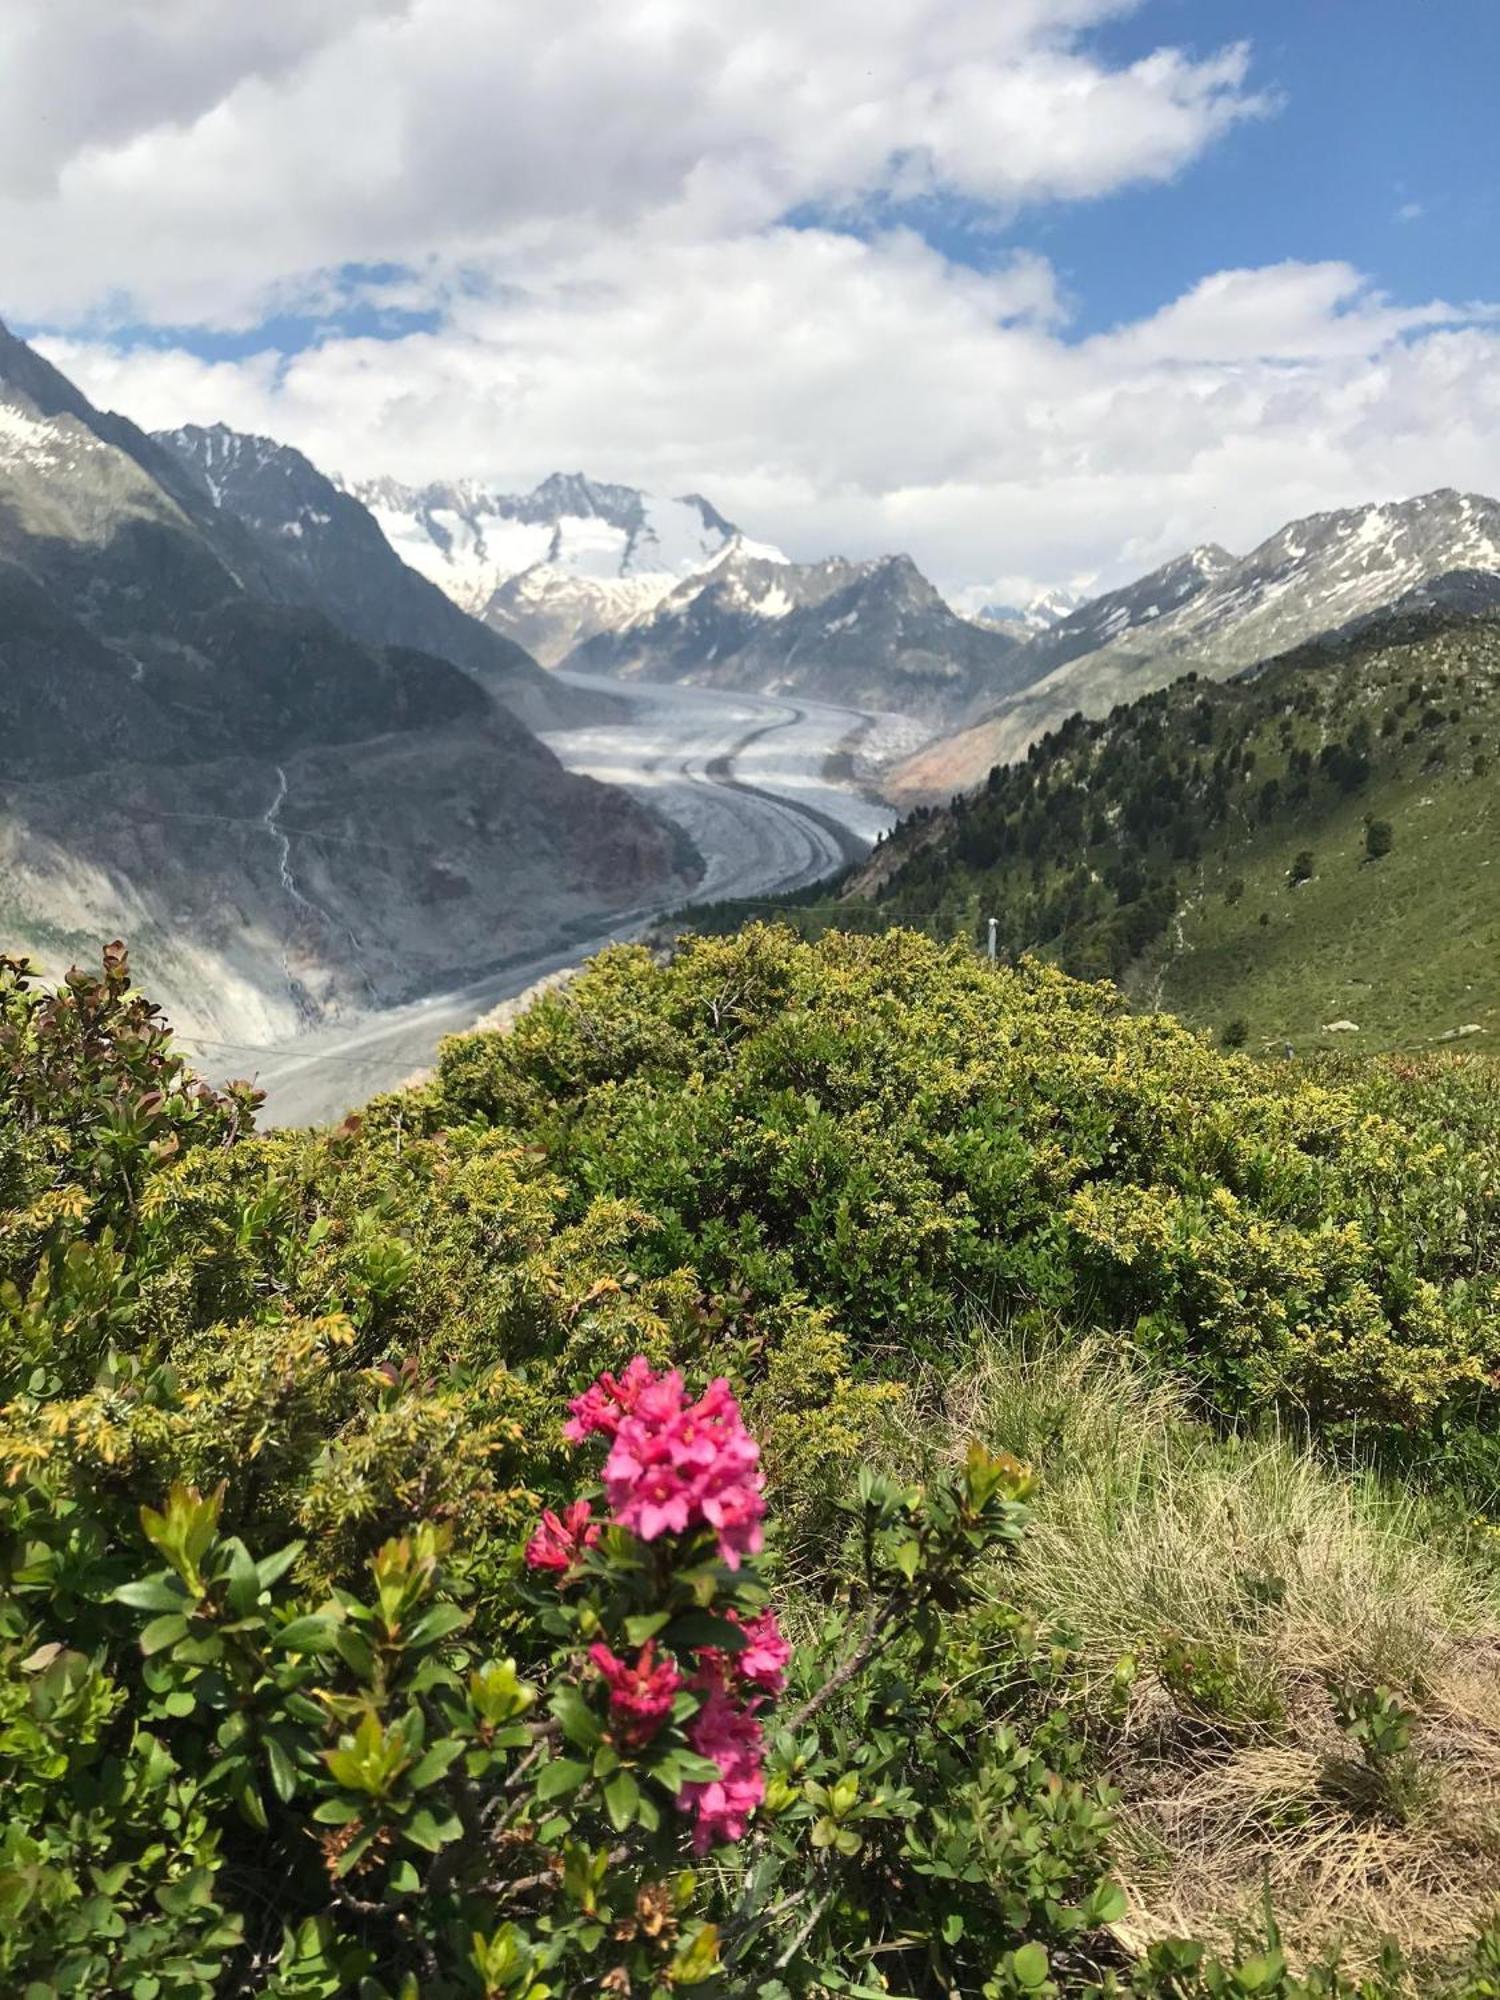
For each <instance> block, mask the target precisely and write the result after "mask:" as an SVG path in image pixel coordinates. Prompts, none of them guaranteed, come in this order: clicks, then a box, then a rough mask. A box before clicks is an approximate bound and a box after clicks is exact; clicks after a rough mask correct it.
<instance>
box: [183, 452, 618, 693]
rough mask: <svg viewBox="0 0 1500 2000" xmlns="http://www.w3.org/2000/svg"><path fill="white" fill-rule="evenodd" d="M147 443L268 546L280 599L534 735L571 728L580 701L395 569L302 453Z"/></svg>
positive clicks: (386, 551) (386, 546) (508, 644)
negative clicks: (404, 650)
mask: <svg viewBox="0 0 1500 2000" xmlns="http://www.w3.org/2000/svg"><path fill="white" fill-rule="evenodd" d="M155 441H156V442H157V443H158V444H160V445H162V446H163V447H165V448H166V449H167V450H169V451H171V452H172V453H174V454H175V455H176V456H177V457H178V458H180V459H181V460H182V461H183V463H184V464H185V465H186V466H187V467H188V468H189V470H190V471H191V472H192V473H193V474H194V475H195V476H196V477H197V479H198V480H199V482H200V484H201V489H202V492H203V494H204V495H205V496H206V497H207V498H208V499H209V500H210V501H211V502H212V504H213V505H214V507H215V508H217V509H218V510H220V511H221V512H223V513H225V514H228V515H232V516H234V517H236V518H238V519H239V520H240V521H242V522H243V523H244V524H245V525H246V526H247V527H248V528H250V529H251V530H252V532H254V533H255V534H256V535H257V536H259V537H260V538H261V539H262V540H263V541H264V543H265V544H266V545H267V550H268V554H269V556H270V558H271V559H272V560H273V561H275V562H276V563H277V564H278V566H279V567H280V569H281V571H282V573H283V575H284V576H285V578H286V579H287V583H288V587H289V588H291V589H293V590H297V591H300V593H301V595H302V598H303V601H304V602H306V603H308V604H310V605H313V606H315V607H316V608H317V609H318V610H320V611H324V612H326V613H327V614H328V616H329V617H330V618H332V619H333V620H334V622H335V623H336V624H337V625H339V626H340V627H341V628H342V629H343V630H344V631H346V632H349V633H352V634H353V635H354V637H355V638H357V639H363V640H365V641H367V642H368V643H369V644H372V645H401V646H411V647H414V648H416V649H418V650H419V651H422V652H426V653H433V654H436V655H437V657H438V658H439V659H444V660H449V661H451V662H452V663H453V665H454V666H457V667H462V668H463V669H464V671H465V672H466V673H470V674H472V675H474V677H475V678H476V679H477V680H480V681H481V682H483V684H484V685H485V686H486V687H487V688H488V689H489V690H490V691H491V692H492V693H494V694H496V695H498V696H499V698H500V699H501V701H503V702H504V703H505V705H506V707H507V708H509V709H510V710H511V711H512V712H513V713H515V714H517V715H519V716H521V718H522V719H523V721H525V722H526V723H527V724H528V725H529V726H530V727H531V728H533V729H535V728H550V727H556V726H560V725H561V724H563V723H565V722H567V721H570V720H573V719H575V717H576V715H577V712H578V697H577V696H576V694H574V693H573V692H572V691H571V690H569V689H566V688H563V687H561V686H559V684H558V683H557V682H556V681H555V680H553V679H552V677H551V675H549V674H546V673H544V672H543V671H542V670H541V668H539V667H538V665H537V664H536V662H535V661H534V660H533V659H532V658H531V657H530V655H529V654H528V653H526V652H525V651H524V650H523V648H522V647H521V646H519V645H517V644H515V643H514V642H513V641H511V640H509V639H507V638H505V637H503V636H502V635H501V634H500V633H499V632H495V631H491V630H490V629H489V628H488V627H487V626H485V625H482V624H481V623H480V622H479V621H478V620H477V619H475V618H471V617H469V616H468V615H467V613H465V612H464V611H462V610H461V609H460V608H459V606H458V605H457V604H456V603H455V602H454V601H453V599H452V598H451V597H449V596H448V595H447V593H446V592H444V591H443V590H440V589H439V588H438V586H437V585H436V584H435V583H433V582H432V581H431V580H430V579H429V578H427V577H425V576H423V575H421V574H420V573H419V572H418V571H417V570H415V569H413V568H411V567H410V565H409V564H407V563H405V562H403V561H402V559H401V558H400V556H399V555H397V553H396V551H395V550H394V549H393V548H392V547H391V545H390V543H389V542H388V541H387V539H386V537H385V535H384V534H383V533H382V532H381V529H380V526H379V524H378V523H377V522H376V520H375V518H374V516H373V515H372V514H371V513H370V511H369V509H368V508H367V507H364V506H362V505H361V503H360V502H359V501H358V500H356V499H355V498H354V497H353V496H352V495H351V494H349V493H346V492H344V491H343V490H342V489H341V488H340V487H338V486H336V485H335V484H334V482H333V481H332V480H331V479H329V478H327V477H326V476H325V475H324V474H323V473H321V472H320V471H319V470H318V468H317V467H316V466H315V465H313V464H312V462H311V461H310V460H309V459H307V458H305V457H304V456H303V454H302V453H301V452H300V451H296V450H294V449H293V448H292V447H291V446H290V445H284V444H278V443H276V442H275V440H274V439H271V438H264V437H249V436H246V435H244V434H242V433H241V432H238V431H233V430H230V429H229V427H228V426H227V425H225V424H214V425H212V426H209V427H206V428H205V427H203V426H201V425H197V424H186V425H184V426H182V428H180V429H178V430H175V431H158V432H157V433H156V435H155Z"/></svg>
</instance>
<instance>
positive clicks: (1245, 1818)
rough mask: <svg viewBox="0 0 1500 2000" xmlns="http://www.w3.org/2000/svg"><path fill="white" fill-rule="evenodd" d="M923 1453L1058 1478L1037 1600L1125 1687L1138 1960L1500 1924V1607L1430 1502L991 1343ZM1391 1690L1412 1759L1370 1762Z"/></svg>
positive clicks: (923, 1400)
mask: <svg viewBox="0 0 1500 2000" xmlns="http://www.w3.org/2000/svg"><path fill="white" fill-rule="evenodd" d="M904 1433H905V1435H904V1444H903V1447H902V1449H903V1450H904V1452H905V1454H907V1455H908V1456H909V1457H910V1458H911V1459H912V1460H914V1461H915V1460H919V1459H920V1458H921V1457H922V1456H923V1455H924V1454H925V1453H926V1452H928V1451H930V1450H931V1448H932V1441H933V1440H934V1438H942V1439H944V1440H945V1441H947V1442H948V1443H950V1444H951V1445H952V1446H953V1447H955V1448H956V1447H957V1446H958V1445H959V1444H960V1443H961V1442H962V1441H963V1440H965V1439H967V1438H969V1437H973V1436H978V1437H982V1438H983V1439H984V1440H985V1441H986V1442H987V1443H989V1444H991V1445H992V1446H995V1447H998V1448H1003V1449H1005V1450H1008V1451H1011V1452H1014V1453H1015V1454H1016V1456H1018V1457H1021V1458H1025V1459H1029V1460H1031V1461H1032V1462H1033V1463H1034V1464H1036V1465H1037V1466H1038V1468H1039V1469H1040V1470H1041V1472H1042V1475H1043V1485H1042V1490H1041V1494H1040V1496H1039V1499H1038V1503H1037V1507H1036V1515H1035V1521H1034V1524H1033V1527H1032V1529H1031V1531H1030V1533H1029V1534H1028V1536H1027V1538H1026V1541H1025V1543H1024V1544H1023V1547H1022V1550H1021V1553H1020V1556H1019V1559H1018V1563H1017V1565H1016V1568H1015V1570H1014V1571H1013V1572H1012V1583H1013V1585H1014V1586H1015V1587H1017V1588H1018V1590H1019V1594H1020V1595H1021V1596H1022V1597H1023V1598H1024V1599H1025V1600H1026V1601H1027V1602H1028V1603H1029V1605H1030V1606H1031V1607H1032V1608H1033V1609H1034V1610H1035V1612H1036V1613H1037V1614H1038V1615H1039V1616H1040V1617H1041V1618H1043V1619H1044V1620H1045V1621H1046V1622H1047V1623H1048V1624H1049V1625H1050V1626H1052V1627H1054V1628H1058V1629H1061V1630H1063V1631H1065V1632H1066V1633H1068V1634H1069V1635H1070V1636H1071V1637H1072V1638H1073V1639H1074V1640H1075V1641H1076V1643H1077V1645H1078V1647H1079V1649H1080V1652H1081V1655H1082V1658H1083V1660H1084V1662H1085V1663H1086V1665H1088V1666H1090V1667H1092V1668H1094V1669H1095V1670H1096V1672H1097V1675H1098V1681H1099V1685H1100V1687H1101V1689H1102V1688H1103V1687H1105V1686H1106V1685H1108V1684H1110V1682H1111V1680H1112V1676H1113V1673H1114V1669H1115V1667H1116V1665H1117V1663H1118V1662H1119V1661H1120V1660H1121V1658H1122V1657H1128V1658H1129V1659H1131V1660H1133V1661H1134V1663H1135V1667H1136V1674H1135V1679H1134V1682H1133V1684H1132V1688H1131V1693H1130V1698H1129V1701H1128V1703H1127V1704H1126V1707H1125V1712H1124V1714H1123V1716H1121V1715H1120V1714H1119V1713H1118V1710H1117V1711H1116V1712H1115V1713H1114V1714H1113V1715H1112V1716H1111V1717H1110V1720H1109V1736H1108V1741H1109V1744H1110V1752H1109V1754H1110V1762H1111V1765H1112V1776H1113V1779H1114V1782H1115V1784H1116V1785H1117V1786H1118V1788H1119V1789H1120V1792H1121V1794H1122V1797H1123V1801H1124V1803H1123V1807H1122V1816H1121V1827H1120V1840H1121V1849H1122V1874H1123V1878H1124V1880H1125V1883H1126V1886H1127V1888H1128V1889H1129V1891H1130V1896H1131V1915H1130V1917H1129V1918H1128V1919H1127V1921H1126V1922H1125V1923H1124V1924H1123V1925H1121V1926H1120V1927H1119V1929H1120V1933H1121V1937H1122V1941H1123V1942H1125V1943H1127V1944H1129V1945H1133V1946H1141V1945H1144V1944H1146V1943H1148V1942H1150V1941H1151V1940H1153V1939H1155V1938H1160V1937H1164V1936H1171V1935H1184V1934H1190V1935H1196V1936H1200V1937H1205V1938H1207V1939H1209V1940H1210V1941H1213V1942H1215V1943H1219V1944H1222V1945H1225V1946H1228V1945H1231V1944H1233V1943H1235V1942H1237V1941H1243V1940H1244V1939H1246V1938H1247V1937H1250V1936H1253V1935H1256V1934H1257V1933H1258V1931H1259V1929H1260V1925H1261V1919H1262V1915H1263V1909H1264V1898H1265V1893H1266V1889H1267V1887H1268V1886H1269V1890H1270V1894H1271V1898H1272V1902H1273V1906H1274V1908H1275V1910H1276V1914H1277V1920H1278V1922H1279V1923H1280V1925H1281V1928H1282V1932H1283V1942H1284V1945H1285V1947H1286V1949H1287V1950H1288V1953H1289V1955H1290V1956H1292V1957H1293V1958H1294V1959H1300V1958H1305V1957H1311V1956H1313V1955H1315V1954H1317V1953H1319V1952H1321V1951H1324V1950H1326V1949H1328V1948H1329V1947H1330V1946H1331V1945H1333V1944H1335V1943H1342V1945H1343V1947H1344V1952H1345V1959H1346V1963H1348V1964H1349V1965H1350V1966H1351V1967H1355V1968H1357V1967H1360V1966H1362V1965H1364V1964H1367V1963H1370V1962H1372V1961H1373V1959H1374V1958H1375V1957H1376V1956H1377V1954H1378V1951H1379V1945H1380V1941H1381V1940H1382V1939H1383V1938H1385V1937H1388V1936H1394V1937H1395V1938H1396V1939H1397V1940H1398V1942H1400V1943H1401V1944H1402V1945H1403V1946H1405V1947H1406V1948H1407V1949H1408V1950H1409V1951H1411V1952H1412V1953H1414V1954H1415V1955H1416V1956H1417V1957H1418V1958H1419V1959H1421V1958H1423V1957H1426V1956H1428V1955H1438V1954H1442V1953H1444V1952H1447V1951H1449V1950H1451V1949H1452V1948H1454V1947H1455V1946H1457V1945H1458V1944H1459V1943H1461V1941H1462V1940H1463V1939H1464V1938H1465V1937H1467V1936H1470V1935H1472V1933H1473V1932H1474V1930H1475V1929H1476V1928H1477V1927H1478V1926H1479V1925H1481V1924H1482V1923H1484V1922H1485V1921H1487V1920H1488V1919H1489V1918H1490V1917H1491V1915H1492V1914H1493V1912H1494V1910H1495V1908H1496V1907H1497V1905H1500V1595H1497V1591H1496V1587H1495V1584H1494V1582H1493V1580H1492V1578H1491V1577H1490V1576H1489V1575H1488V1574H1487V1573H1486V1571H1485V1570H1484V1569H1483V1568H1482V1567H1481V1566H1480V1565H1479V1564H1477V1563H1473V1562H1471V1561H1469V1560H1468V1559H1467V1557H1466V1553H1465V1551H1464V1549H1463V1548H1462V1547H1461V1546H1460V1545H1458V1543H1457V1542H1456V1541H1454V1540H1453V1539H1452V1538H1450V1537H1437V1536H1435V1535H1434V1533H1433V1532H1432V1531H1431V1528H1430V1524H1429V1523H1428V1522H1427V1521H1425V1520H1424V1517H1423V1514H1422V1510H1421V1509H1420V1507H1419V1506H1418V1505H1417V1504H1416V1503H1415V1502H1414V1501H1412V1500H1411V1499H1410V1498H1409V1497H1404V1496H1402V1495H1400V1494H1398V1493H1393V1492H1391V1491H1389V1490H1388V1489H1384V1488H1381V1487H1379V1486H1377V1485H1376V1484H1375V1483H1374V1482H1373V1481H1370V1480H1365V1479H1354V1478H1346V1477H1343V1476H1341V1475H1340V1474H1339V1473H1338V1472H1337V1471H1336V1470H1334V1469H1332V1468H1330V1467H1329V1466H1328V1465H1327V1464H1325V1463H1323V1462H1322V1461H1320V1460H1319V1459H1317V1458H1315V1457H1314V1456H1313V1455H1312V1454H1311V1453H1310V1452H1309V1451H1308V1450H1306V1449H1305V1448H1304V1447H1302V1446H1300V1445H1299V1444H1297V1443H1296V1442H1295V1441H1294V1440H1292V1439H1289V1438H1287V1437H1285V1436H1278V1435H1270V1436H1266V1437H1263V1438H1254V1439H1251V1438H1243V1437H1239V1438H1234V1437H1232V1438H1228V1439H1225V1438H1221V1437H1218V1436H1217V1435H1215V1434H1213V1433H1211V1432H1209V1431H1208V1430H1206V1429H1205V1428H1204V1427H1203V1426H1202V1425H1199V1424H1196V1423H1194V1422H1193V1421H1192V1420H1191V1419H1190V1417H1189V1416H1188V1414H1187V1412H1186V1410H1185V1408H1184V1406H1183V1404H1182V1401H1181V1399H1180V1398H1179V1396H1178V1395H1177V1394H1176V1393H1175V1392H1174V1391H1173V1390H1172V1389H1171V1388H1170V1386H1166V1385H1163V1384H1161V1383H1158V1382H1153V1381H1151V1380H1149V1379H1148V1378H1146V1377H1145V1376H1144V1375H1143V1374H1142V1372H1141V1370H1140V1369H1139V1367H1138V1365H1137V1364H1136V1363H1135V1361H1134V1360H1133V1359H1132V1357H1131V1356H1130V1355H1129V1354H1128V1353H1127V1352H1123V1351H1121V1350H1119V1349H1116V1348H1113V1347H1111V1346H1110V1345H1108V1344H1107V1343H1103V1342H1098V1341H1095V1342H1092V1343H1087V1344H1083V1345H1076V1344H1075V1345H1072V1346H1069V1345H1065V1344H1063V1343H1062V1342H1060V1341H1059V1342H1056V1343H1053V1342H1046V1343H1042V1344H1040V1345H1038V1344H1032V1345H1030V1346H1026V1347H1017V1346H1014V1345H1011V1344H1007V1343H1006V1342H1005V1340H1004V1339H1003V1338H1001V1337H1000V1336H999V1335H997V1334H995V1333H993V1332H985V1331H984V1330H982V1329H977V1330H976V1332H975V1335H974V1338H973V1341H972V1345H971V1359H970V1361H969V1362H968V1364H967V1365H966V1366H965V1367H964V1368H963V1369H962V1371H960V1372H959V1373H957V1374H956V1375H950V1376H948V1377H947V1378H946V1379H944V1378H941V1377H939V1376H938V1375H936V1374H934V1375H933V1376H932V1377H931V1378H930V1379H929V1380H928V1381H926V1382H924V1383H922V1384H921V1385H919V1387H918V1389H917V1390H916V1392H915V1393H914V1395H913V1397H912V1399H911V1401H910V1402H909V1403H908V1405H907V1408H906V1421H905V1426H904ZM1337 1688H1344V1689H1353V1690H1356V1691H1362V1692H1363V1693H1364V1694H1365V1695H1366V1696H1367V1697H1369V1696H1370V1693H1371V1691H1373V1690H1376V1689H1388V1690H1391V1691H1392V1697H1393V1699H1394V1700H1395V1702H1396V1705H1397V1706H1398V1707H1403V1708H1407V1709H1409V1710H1410V1711H1411V1713H1412V1722H1411V1728H1410V1734H1411V1742H1410V1748H1409V1751H1407V1752H1406V1753H1403V1754H1402V1755H1400V1756H1397V1757H1393V1758H1381V1757H1378V1756H1377V1757H1375V1758H1373V1759H1371V1758H1370V1757H1368V1756H1366V1755H1364V1754H1362V1752H1361V1749H1360V1747H1359V1745H1358V1744H1356V1743H1354V1742H1353V1741H1352V1740H1351V1738H1350V1737H1349V1735H1347V1734H1346V1733H1345V1731H1344V1730H1343V1729H1341V1728H1340V1726H1339V1723H1338V1721H1337V1719H1336V1717H1335V1713H1334V1699H1333V1693H1332V1690H1334V1689H1337Z"/></svg>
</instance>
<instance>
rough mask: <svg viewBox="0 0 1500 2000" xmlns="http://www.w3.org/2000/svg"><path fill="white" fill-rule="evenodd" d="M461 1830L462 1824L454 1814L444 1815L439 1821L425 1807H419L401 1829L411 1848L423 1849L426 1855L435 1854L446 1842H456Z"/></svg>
mask: <svg viewBox="0 0 1500 2000" xmlns="http://www.w3.org/2000/svg"><path fill="white" fill-rule="evenodd" d="M463 1830H464V1829H463V1822H462V1820H460V1819H459V1817H458V1815H457V1814H456V1813H444V1815H443V1816H442V1818H441V1819H439V1818H438V1817H437V1816H436V1815H435V1814H433V1813H430V1812H429V1811H428V1810H427V1808H426V1806H419V1807H418V1808H417V1810H416V1811H415V1812H414V1813H413V1814H412V1816H411V1818H410V1819H408V1820H406V1821H404V1822H403V1824H402V1828H401V1831H402V1832H403V1833H404V1834H405V1836H406V1838H407V1839H408V1840H409V1841H410V1842H411V1844H412V1846H413V1847H420V1848H423V1849H425V1850H426V1852H427V1853H428V1854H436V1853H437V1851H438V1849H439V1848H440V1847H442V1846H444V1845H445V1844H446V1843H447V1842H448V1841H450V1840H457V1839H458V1838H459V1836H460V1834H462V1832H463Z"/></svg>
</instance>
